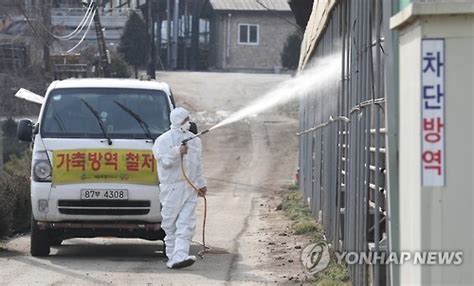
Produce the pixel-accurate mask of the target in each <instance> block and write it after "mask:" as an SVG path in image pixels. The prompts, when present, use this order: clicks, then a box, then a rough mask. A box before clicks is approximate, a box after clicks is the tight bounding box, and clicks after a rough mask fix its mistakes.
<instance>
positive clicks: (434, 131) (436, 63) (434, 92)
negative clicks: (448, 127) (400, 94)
mask: <svg viewBox="0 0 474 286" xmlns="http://www.w3.org/2000/svg"><path fill="white" fill-rule="evenodd" d="M445 64H446V63H445V54H444V39H423V40H422V42H421V136H422V138H421V142H422V143H421V162H422V163H421V168H422V186H423V187H441V186H444V185H445V174H446V170H445V165H446V164H445V160H446V154H445V148H444V147H445V146H444V143H445V122H444V103H445V99H446V93H445V82H444V81H445Z"/></svg>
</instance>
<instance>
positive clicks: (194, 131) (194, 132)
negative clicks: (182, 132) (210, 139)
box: [189, 122, 198, 134]
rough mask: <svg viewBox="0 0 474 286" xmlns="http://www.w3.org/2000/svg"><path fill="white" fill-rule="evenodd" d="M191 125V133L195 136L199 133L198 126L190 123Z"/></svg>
mask: <svg viewBox="0 0 474 286" xmlns="http://www.w3.org/2000/svg"><path fill="white" fill-rule="evenodd" d="M189 123H190V124H191V126H190V127H189V131H190V132H191V133H193V134H197V133H198V127H197V124H196V123H194V122H189Z"/></svg>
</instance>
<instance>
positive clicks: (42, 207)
mask: <svg viewBox="0 0 474 286" xmlns="http://www.w3.org/2000/svg"><path fill="white" fill-rule="evenodd" d="M38 211H39V212H40V213H47V212H48V211H49V205H48V200H38Z"/></svg>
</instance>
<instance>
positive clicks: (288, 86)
mask: <svg viewBox="0 0 474 286" xmlns="http://www.w3.org/2000/svg"><path fill="white" fill-rule="evenodd" d="M341 70H342V68H341V55H340V54H334V55H331V56H327V57H325V58H322V59H318V60H317V61H315V62H314V63H313V64H312V65H311V67H310V68H308V69H307V70H305V71H304V72H302V73H300V74H299V75H298V76H296V77H294V78H292V79H289V80H286V81H284V82H282V83H281V84H279V85H278V86H277V87H276V88H275V89H273V90H271V91H270V92H268V93H266V94H265V95H263V96H262V97H260V98H258V99H257V100H255V101H254V102H252V103H251V104H250V105H248V106H247V107H244V108H243V109H241V110H239V111H237V112H235V113H233V114H232V115H230V116H229V117H228V118H226V119H224V120H222V121H221V122H219V123H218V124H216V125H214V126H213V127H211V128H210V130H212V129H216V128H219V127H222V126H224V125H227V124H231V123H234V122H236V121H239V120H242V119H244V118H246V117H248V116H251V115H255V114H259V113H261V112H263V111H265V110H268V109H270V108H273V107H275V106H278V105H282V104H285V103H288V102H289V101H291V100H293V99H297V98H300V97H303V96H306V95H309V94H311V93H314V92H315V90H317V89H319V88H321V87H322V86H324V84H325V83H327V82H331V81H334V80H337V79H339V78H340V76H341Z"/></svg>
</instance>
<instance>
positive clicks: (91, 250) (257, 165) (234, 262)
mask: <svg viewBox="0 0 474 286" xmlns="http://www.w3.org/2000/svg"><path fill="white" fill-rule="evenodd" d="M159 77H160V79H161V80H163V81H166V82H168V83H169V84H170V85H171V87H172V89H173V92H174V94H175V96H176V98H177V101H178V105H183V106H185V107H187V108H189V109H190V110H191V111H192V112H193V113H194V119H195V120H196V121H197V122H198V124H199V125H200V128H205V127H210V126H211V125H212V124H214V123H217V122H218V121H219V120H220V119H222V118H224V117H225V116H227V115H228V114H230V113H231V112H232V111H235V110H238V109H239V108H240V107H243V106H244V105H246V104H247V103H249V102H250V101H252V100H253V99H255V98H256V97H258V96H260V95H261V94H263V93H264V92H265V91H267V90H269V89H271V88H272V87H274V86H275V85H276V84H278V83H279V82H281V81H283V80H285V79H286V78H287V76H282V75H256V74H231V73H187V72H177V73H160V74H159ZM293 109H294V108H293ZM289 114H294V110H292V108H280V109H278V110H273V111H269V112H266V113H264V114H260V115H258V116H255V117H252V118H249V119H247V120H245V121H243V122H239V123H235V124H233V125H230V126H227V127H224V128H222V129H217V130H215V131H214V132H213V133H210V134H208V135H206V136H205V137H204V138H203V145H204V149H205V150H204V172H205V177H206V178H207V181H208V186H209V195H208V201H209V213H208V224H207V236H206V238H207V239H206V241H207V243H208V244H209V245H211V246H212V247H216V248H219V249H225V250H227V251H228V252H229V253H228V254H218V255H217V254H210V255H207V256H205V257H204V259H203V260H198V262H197V263H196V264H195V265H193V266H192V267H190V268H187V269H183V270H178V271H172V270H169V269H167V268H166V265H165V262H166V259H165V257H164V256H163V253H162V246H161V243H157V242H147V241H143V240H119V239H113V238H97V239H71V240H67V241H65V242H64V243H63V245H62V246H60V247H54V248H53V249H52V254H51V256H50V257H47V258H41V259H40V258H33V257H31V256H30V255H29V251H28V250H29V237H28V236H24V237H20V238H17V239H13V240H11V241H10V242H8V243H7V244H6V250H5V251H0V265H1V266H0V284H11V285H17V284H18V285H26V284H50V285H72V284H115V285H221V284H234V283H235V284H242V283H243V284H245V285H247V284H248V285H253V284H267V283H268V284H276V283H278V284H283V283H295V282H296V283H299V282H300V281H301V279H303V275H302V272H303V270H302V267H301V263H300V262H299V250H298V249H299V247H300V246H304V245H303V244H304V243H305V241H304V239H302V238H300V237H296V236H292V235H289V233H290V231H289V230H288V228H289V224H290V223H289V222H288V220H286V219H285V218H284V216H283V214H281V212H277V211H275V210H274V209H275V206H276V205H277V204H278V203H279V198H278V195H280V194H281V191H279V190H280V187H281V186H282V185H285V184H286V185H288V184H289V183H290V180H291V176H292V175H293V174H294V172H295V168H296V164H297V138H296V136H295V135H294V134H295V132H296V128H297V121H296V119H294V118H290V117H289ZM201 207H202V203H200V207H199V211H198V213H199V216H198V229H197V231H196V236H195V237H194V240H195V241H200V240H201V215H202V208H201ZM199 250H200V246H199V245H198V244H197V243H194V244H193V245H192V249H191V252H193V253H197V252H198V251H199Z"/></svg>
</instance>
